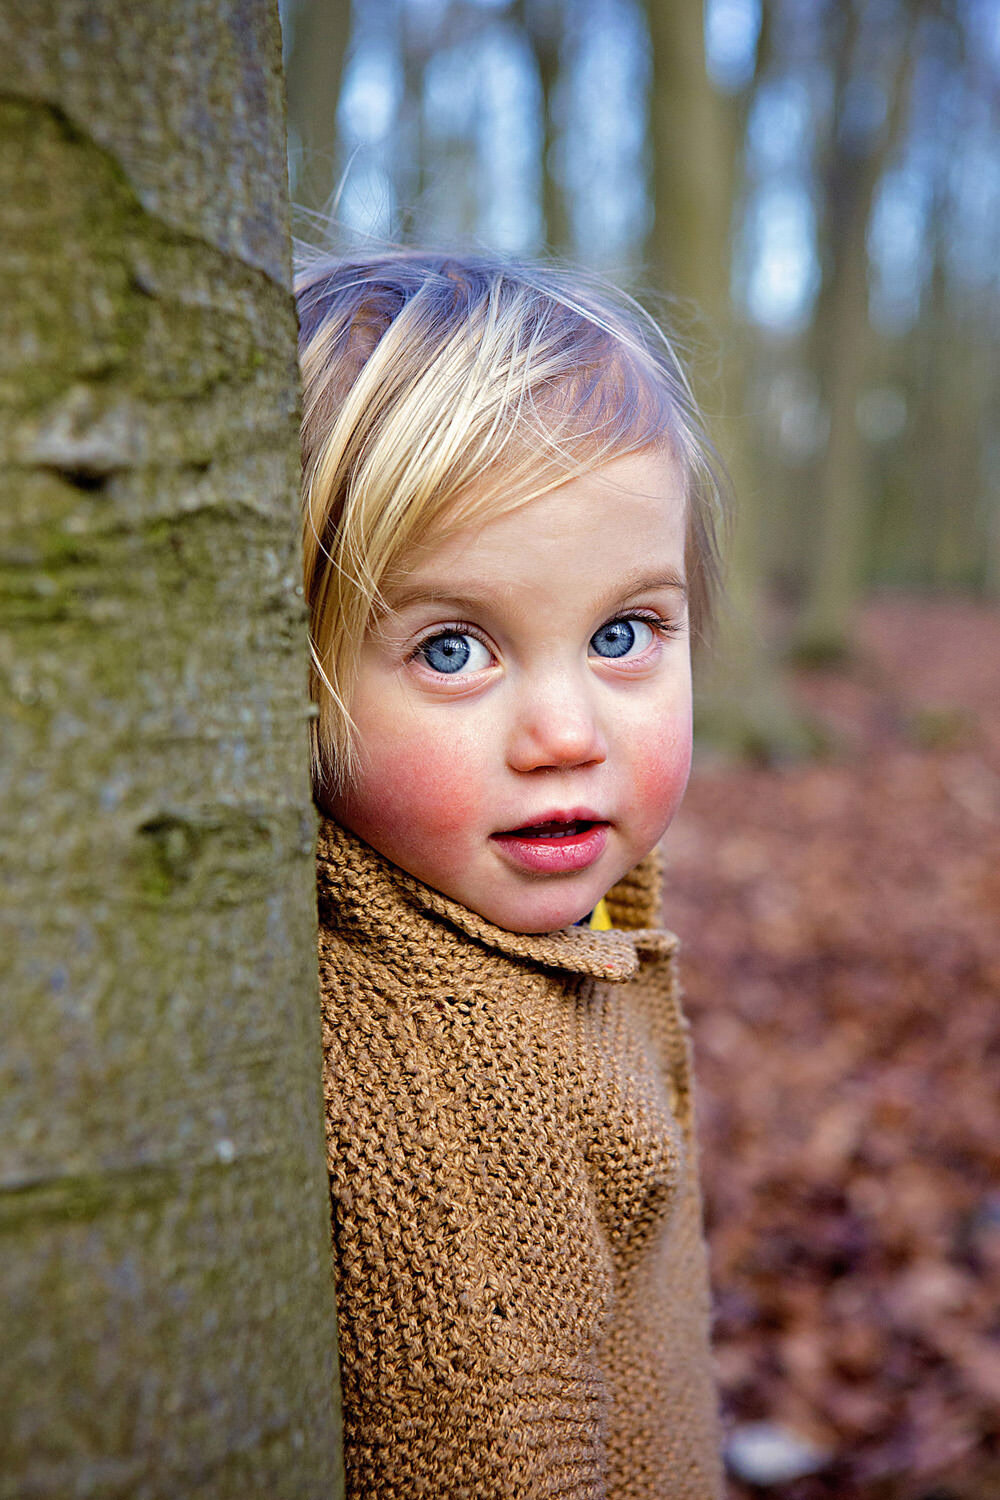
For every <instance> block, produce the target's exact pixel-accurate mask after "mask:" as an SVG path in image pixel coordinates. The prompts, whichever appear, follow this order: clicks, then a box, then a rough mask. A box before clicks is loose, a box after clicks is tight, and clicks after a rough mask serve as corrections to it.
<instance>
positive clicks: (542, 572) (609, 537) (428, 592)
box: [385, 450, 687, 610]
mask: <svg viewBox="0 0 1000 1500" xmlns="http://www.w3.org/2000/svg"><path fill="white" fill-rule="evenodd" d="M685 489H686V487H685V483H684V479H683V476H682V473H681V470H680V468H679V466H678V464H677V463H676V461H675V460H674V459H673V458H672V456H671V455H670V454H669V453H667V452H664V451H661V450H655V451H654V450H644V451H643V452H640V453H634V454H628V455H626V456H624V457H622V458H617V459H613V460H612V461H611V462H609V463H607V464H603V465H601V466H599V467H598V468H596V469H593V470H590V471H588V472H586V473H585V474H582V475H579V476H575V477H574V478H572V479H569V480H566V481H564V482H563V483H562V484H560V485H558V486H557V487H556V488H555V489H552V490H550V491H548V492H547V493H546V494H544V495H540V496H537V497H535V498H534V499H531V500H528V501H526V502H524V503H523V504H521V505H519V506H516V507H515V508H513V509H510V510H507V511H503V512H501V513H500V514H499V515H497V514H493V515H488V516H487V517H486V518H485V519H482V520H477V521H471V522H469V523H468V524H466V525H464V526H462V527H460V528H458V529H457V530H454V531H452V532H449V533H446V534H445V535H444V536H443V537H439V538H437V539H435V538H430V539H428V540H427V541H426V542H425V543H424V544H422V545H421V546H419V547H417V548H414V549H412V550H411V552H410V553H409V555H408V557H407V558H406V559H405V560H404V565H403V567H402V568H401V569H400V570H399V572H398V574H397V577H396V579H395V580H394V581H393V582H392V583H389V584H388V585H387V587H386V589H385V595H386V601H387V603H388V604H389V606H390V608H392V609H396V610H399V609H402V608H405V607H406V606H407V605H408V604H411V603H413V602H415V601H419V600H426V599H429V598H435V599H440V600H441V601H442V602H444V600H446V599H453V598H454V599H457V598H458V597H459V596H464V595H466V594H473V595H474V596H475V597H480V596H482V597H486V596H490V597H498V598H499V597H501V596H502V597H505V598H510V597H511V596H516V595H517V594H519V593H523V594H525V595H526V596H532V597H538V598H544V597H546V596H555V595H558V594H561V593H566V592H570V593H572V592H573V591H574V590H576V589H580V590H582V591H584V592H587V593H589V594H591V595H593V594H594V592H595V590H599V589H600V588H601V587H602V586H603V585H604V584H605V583H606V585H607V589H608V591H609V592H611V593H620V592H622V590H623V588H624V587H625V585H626V584H628V583H630V582H632V581H635V584H636V587H638V582H639V581H640V580H642V581H651V580H654V579H656V580H660V581H661V582H662V583H663V584H664V586H672V587H677V588H680V589H683V588H684V586H685V538H686V530H687V503H686V493H685Z"/></svg>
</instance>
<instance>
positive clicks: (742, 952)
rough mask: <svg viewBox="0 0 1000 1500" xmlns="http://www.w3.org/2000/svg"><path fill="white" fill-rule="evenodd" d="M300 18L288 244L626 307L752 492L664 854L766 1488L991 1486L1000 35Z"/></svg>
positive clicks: (767, 13) (757, 10)
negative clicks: (417, 247) (578, 270)
mask: <svg viewBox="0 0 1000 1500" xmlns="http://www.w3.org/2000/svg"><path fill="white" fill-rule="evenodd" d="M282 20H283V26H284V35H285V47H286V63H287V72H288V102H289V163H290V174H291V183H292V197H293V200H295V201H296V202H297V204H298V209H297V213H296V218H295V229H296V232H297V233H298V235H299V236H300V237H301V238H303V239H305V240H307V241H310V242H312V243H332V244H333V245H334V246H337V247H339V246H345V245H351V244H357V243H360V244H370V243H372V242H375V243H379V242H382V241H389V242H411V241H413V242H422V243H433V244H438V245H442V244H443V245H447V246H464V247H474V246H476V245H483V246H489V247H491V248H499V249H503V250H508V251H510V252H513V253H525V254H531V255H547V254H554V255H557V256H561V257H568V258H569V259H570V260H571V261H573V262H575V263H577V264H580V265H583V266H586V267H589V268H594V269H596V270H598V271H601V272H603V273H606V274H607V275H608V276H610V277H611V278H612V279H613V280H615V281H616V282H618V283H619V284H621V285H624V286H626V287H627V288H628V289H630V290H631V291H632V292H634V293H635V294H636V295H637V296H638V297H640V298H641V299H643V300H646V301H647V302H648V303H649V304H650V305H651V306H653V307H654V309H655V310H657V311H658V312H660V313H661V314H665V316H666V319H667V321H668V322H669V323H670V324H671V326H672V327H673V328H674V330H675V331H676V332H677V333H678V334H679V336H680V338H681V341H682V343H683V345H684V347H685V348H686V350H687V355H688V361H689V364H690V365H691V367H692V369H693V373H694V377H695V384H696V388H697V390H698V393H699V396H700V398H701V400H702V403H703V405H704V407H705V409H706V411H707V413H708V417H709V422H710V426H711V428H712V430H713V432H714V434H715V437H716V440H717V442H718V445H719V448H720V450H721V452H722V454H723V456H724V458H725V460H726V463H727V465H728V468H729V470H730V473H731V476H732V479H733V484H734V489H735V492H736V496H737V523H736V527H735V533H734V536H733V539H732V543H731V548H730V577H729V599H730V604H729V608H728V609H727V611H726V612H725V613H724V615H723V619H722V626H721V631H720V640H719V642H718V644H717V646H716V648H715V650H714V651H712V652H711V653H706V654H705V656H704V659H703V662H702V670H701V680H702V690H701V700H702V701H701V724H702V728H703V733H704V736H705V739H706V741H708V742H714V743H716V744H719V743H726V744H728V746H729V747H730V749H731V748H733V746H734V745H735V747H736V748H738V749H740V750H742V751H743V752H745V753H748V754H749V759H748V758H746V757H745V758H744V759H743V760H738V759H737V760H733V759H726V760H718V759H716V758H713V755H712V753H711V752H707V753H706V752H704V751H703V754H702V757H701V759H700V762H699V764H698V766H697V767H696V771H695V775H694V778H693V781H692V788H691V792H690V794H689V800H688V803H687V805H686V807H685V810H684V812H683V813H682V815H681V818H680V819H679V821H678V823H677V824H676V825H675V829H674V830H673V831H672V833H671V835H670V837H669V839H668V843H667V855H668V868H669V874H670V896H669V898H668V908H667V917H668V920H669V921H670V922H671V924H672V925H676V926H677V927H678V929H679V930H680V931H681V933H682V936H683V937H684V940H685V951H686V955H687V974H688V984H689V990H690V1009H691V1015H692V1023H693V1027H694V1031H695V1039H696V1046H697V1048H698V1055H699V1071H700V1075H701V1085H702V1131H703V1137H704V1148H703V1149H704V1169H705V1181H706V1199H707V1211H708V1218H709V1227H710V1232H711V1239H712V1251H713V1265H714V1275H715V1281H716V1296H717V1303H718V1308H719V1315H718V1328H717V1346H718V1352H719V1362H720V1371H721V1379H722V1388H723V1399H724V1412H725V1418H726V1423H727V1433H728V1458H729V1465H730V1471H731V1475H732V1482H733V1486H734V1490H733V1493H734V1494H736V1495H744V1494H750V1493H761V1492H765V1491H766V1492H767V1493H769V1494H774V1495H778V1494H780V1495H782V1496H789V1497H792V1496H795V1497H800V1500H806V1497H814V1496H816V1497H818V1496H847V1497H852V1496H857V1497H862V1496H864V1497H879V1496H885V1497H915V1500H916V1497H919V1500H931V1497H933V1500H947V1497H956V1500H958V1497H968V1500H971V1497H973V1496H975V1497H983V1500H987V1497H990V1496H997V1495H1000V1416H998V1412H1000V1311H998V1308H1000V1159H998V1142H1000V1102H998V1099H1000V1087H998V1080H1000V1019H998V1011H1000V1007H998V1006H997V996H998V991H1000V939H998V934H997V927H998V924H997V914H998V912H1000V883H998V876H997V870H998V868H1000V614H998V611H997V602H996V601H997V598H998V595H1000V422H998V417H1000V380H998V373H997V372H998V362H997V359H996V353H995V350H996V345H997V333H998V324H1000V138H998V132H997V124H998V119H1000V4H998V3H997V0H706V3H705V4H704V6H703V5H702V4H701V3H699V0H673V3H668V0H646V3H640V0H363V3H358V4H355V5H354V6H353V7H352V6H351V4H350V3H349V0H284V3H283V5H282ZM804 751H809V752H811V758H803V754H802V752H804ZM754 1486H756V1488H754Z"/></svg>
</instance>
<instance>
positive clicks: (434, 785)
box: [331, 450, 691, 932]
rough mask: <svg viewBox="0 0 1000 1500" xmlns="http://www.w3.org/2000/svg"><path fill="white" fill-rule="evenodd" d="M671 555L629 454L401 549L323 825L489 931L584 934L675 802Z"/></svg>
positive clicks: (667, 477)
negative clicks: (346, 759) (404, 555)
mask: <svg viewBox="0 0 1000 1500" xmlns="http://www.w3.org/2000/svg"><path fill="white" fill-rule="evenodd" d="M684 538H685V505H684V498H683V487H682V484H681V479H680V476H679V474H678V472H677V469H676V466H675V465H674V464H673V462H672V461H671V460H670V459H669V458H668V457H666V456H665V455H663V454H661V453H654V452H651V451H648V450H647V451H645V452H642V453H637V454H630V455H628V456H626V457H624V458H619V459H616V460H614V461H613V462H611V463H609V464H606V465H605V466H604V467H603V468H600V469H597V470H594V471H593V472H591V473H589V474H586V475H584V476H583V477H582V478H578V479H571V480H569V481H567V483H565V484H563V485H561V486H560V487H559V488H558V489H556V490H553V491H550V492H549V493H548V494H547V495H543V496H542V497H541V498H540V499H537V500H532V501H530V502H529V503H528V504H527V505H525V506H523V507H522V508H521V509H520V510H517V511H513V512H511V513H510V514H509V515H506V516H501V517H499V518H498V519H496V520H492V521H488V522H487V523H486V524H485V525H483V526H481V527H479V528H478V529H471V528H470V529H469V530H467V531H465V532H463V533H461V534H459V535H457V536H453V537H451V538H450V539H449V540H447V541H444V542H442V543H440V544H439V545H438V546H431V547H429V548H427V549H424V550H421V551H420V552H419V553H418V554H417V555H415V556H414V557H413V558H412V560H411V562H412V565H411V568H410V571H409V573H408V575H407V578H406V581H405V583H404V584H403V585H402V586H401V587H400V588H399V589H398V590H397V591H396V592H395V594H390V596H389V598H388V600H387V603H388V604H389V607H390V608H389V614H388V615H387V617H386V618H385V619H384V620H383V621H382V623H381V625H380V627H379V629H378V630H377V631H373V632H371V633H370V635H369V637H368V638H367V639H366V641H365V643H364V648H363V651H362V656H361V672H360V678H359V681H358V686H357V692H356V695H355V697H354V700H353V702H352V705H351V713H352V716H353V718H354V721H355V724H356V726H357V729H358V734H359V748H360V761H361V768H360V772H359V774H358V775H357V777H356V778H355V779H354V781H353V783H352V785H351V787H350V788H349V789H348V790H347V791H346V792H344V793H341V794H340V795H339V796H337V797H335V798H333V800H332V803H331V811H332V812H333V814H334V816H335V817H336V818H337V819H338V820H339V821H340V822H341V823H343V824H345V825H346V826H347V827H348V828H351V829H353V830H354V832H355V833H357V834H359V835H360V836H361V837H362V838H363V839H365V840H366V841H367V842H368V843H369V844H371V845H373V847H374V848H376V849H378V850H379V851H380V852H381V853H382V854H384V855H385V856H386V857H387V858H389V859H390V860H392V862H393V863H394V864H396V865H398V866H400V867H401V868H402V869H404V870H407V871H409V873H410V874H411V875H415V876H416V877H417V878H418V879H420V880H422V881H423V882H424V883H425V884H427V885H430V886H433V887H434V888H435V889H436V890H439V891H442V892H443V893H444V894H445V895H446V896H450V897H452V898H453V899H454V900H456V901H459V902H461V904H462V905H463V906H466V907H469V908H471V910H473V911H476V912H478V913H479V914H480V915H481V916H483V917H486V918H487V920H488V921H491V922H493V923H495V924H496V925H497V926H500V927H503V928H506V929H507V930H508V931H512V932H548V931H553V930H555V929H556V928H559V927H565V926H568V925H570V924H571V923H573V922H576V921H578V920H579V919H580V918H581V917H583V916H585V915H586V913H587V912H589V911H590V910H591V909H592V908H593V907H594V906H595V905H596V903H597V901H598V900H599V899H600V897H601V896H603V895H604V894H605V892H606V891H607V890H608V889H609V888H610V887H611V886H612V885H613V884H614V883H615V881H616V880H618V879H620V877H621V876H622V875H624V874H625V872H626V871H627V870H629V869H631V868H632V866H633V865H635V864H636V863H637V861H638V860H640V859H641V858H642V857H643V855H645V854H647V853H648V852H649V850H650V849H651V848H652V847H653V845H654V844H655V843H656V841H657V840H658V839H659V838H660V836H661V834H662V833H663V832H664V830H665V829H666V827H667V825H668V824H669V822H670V820H671V818H672V817H673V814H674V812H675V810H676V808H677V805H678V803H679V802H680V799H681V796H682V795H683V792H684V787H685V784H686V782H687V776H688V770H689V767H690V760H691V668H690V651H689V641H688V630H687V607H686V597H685V590H684Z"/></svg>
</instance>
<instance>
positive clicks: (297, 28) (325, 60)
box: [288, 0, 351, 231]
mask: <svg viewBox="0 0 1000 1500" xmlns="http://www.w3.org/2000/svg"><path fill="white" fill-rule="evenodd" d="M350 35H351V0H303V3H300V4H299V5H298V6H297V7H296V9H295V12H294V17H293V29H292V45H291V49H290V51H289V54H288V121H289V125H290V126H291V127H292V137H293V139H294V140H295V141H296V144H297V147H298V171H297V173H296V174H295V185H294V196H295V202H296V204H297V205H298V206H299V207H300V208H301V209H304V210H305V211H306V220H305V223H304V225H303V229H304V231H308V229H309V228H310V227H311V228H313V229H315V224H314V222H313V221H311V220H310V217H309V216H310V215H313V216H315V215H319V216H320V218H321V219H325V218H326V217H327V216H328V215H329V213H330V211H331V208H332V207H333V206H334V200H335V198H336V192H337V182H338V176H339V167H338V153H337V106H338V104H339V102H340V85H341V79H342V77H343V72H344V59H345V57H346V55H347V46H348V41H349V39H350Z"/></svg>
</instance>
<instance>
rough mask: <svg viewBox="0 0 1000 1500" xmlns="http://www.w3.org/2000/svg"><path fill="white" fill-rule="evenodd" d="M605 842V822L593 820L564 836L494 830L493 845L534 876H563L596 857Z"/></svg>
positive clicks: (599, 855)
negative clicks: (580, 829)
mask: <svg viewBox="0 0 1000 1500" xmlns="http://www.w3.org/2000/svg"><path fill="white" fill-rule="evenodd" d="M607 842H608V825H607V823H595V824H594V826H593V827H592V828H588V829H586V830H585V831H584V832H583V833H571V834H568V835H567V837H566V838H545V837H540V838H528V837H524V838H522V837H519V835H518V834H516V833H495V834H493V843H494V844H497V845H498V846H499V847H500V848H501V849H502V850H503V852H504V854H506V855H507V857H508V859H511V860H513V862H514V863H515V864H518V865H520V866H521V868H522V869H523V870H530V871H532V873H533V874H536V875H566V874H570V873H572V871H574V870H585V869H586V868H587V866H588V865H592V864H593V863H594V861H595V859H600V857H601V855H602V854H603V853H604V850H605V847H606V845H607Z"/></svg>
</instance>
